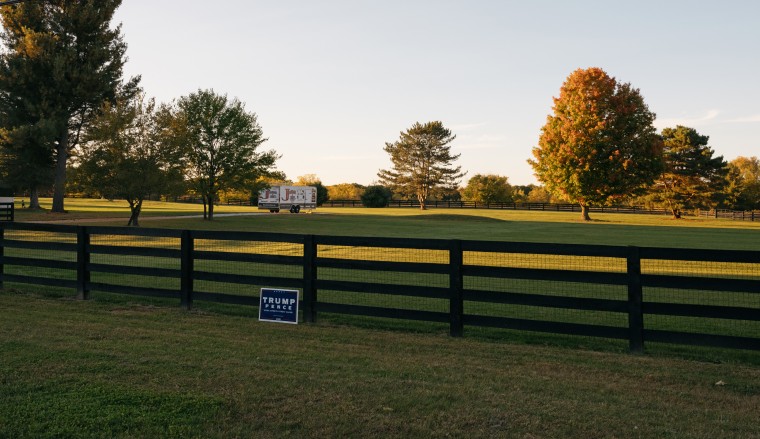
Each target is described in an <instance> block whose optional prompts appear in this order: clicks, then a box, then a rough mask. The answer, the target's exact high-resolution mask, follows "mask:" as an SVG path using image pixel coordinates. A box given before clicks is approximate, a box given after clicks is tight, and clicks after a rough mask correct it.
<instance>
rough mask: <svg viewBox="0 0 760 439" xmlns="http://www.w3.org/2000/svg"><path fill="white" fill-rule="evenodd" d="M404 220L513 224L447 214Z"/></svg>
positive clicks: (504, 221)
mask: <svg viewBox="0 0 760 439" xmlns="http://www.w3.org/2000/svg"><path fill="white" fill-rule="evenodd" d="M402 218H405V219H412V220H419V221H460V222H462V221H466V222H480V223H507V222H512V221H509V220H506V219H500V218H492V217H487V216H479V215H456V214H446V213H434V214H430V215H404V216H402Z"/></svg>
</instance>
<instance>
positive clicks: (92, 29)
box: [0, 0, 139, 212]
mask: <svg viewBox="0 0 760 439" xmlns="http://www.w3.org/2000/svg"><path fill="white" fill-rule="evenodd" d="M120 4H121V0H80V1H68V0H46V1H34V2H31V1H29V2H24V3H21V4H18V5H14V6H11V7H6V8H3V9H2V11H0V12H1V13H2V22H3V32H2V35H1V38H2V41H3V44H4V45H5V51H4V53H2V55H0V95H1V96H3V99H2V100H0V105H1V106H2V107H3V109H2V110H0V111H3V112H7V111H8V109H9V108H10V109H12V108H13V106H14V105H19V103H20V105H21V106H23V109H24V111H25V112H26V113H27V114H28V115H29V116H30V117H31V118H32V120H34V121H35V122H36V123H39V124H42V125H44V126H46V127H51V129H52V130H54V132H55V136H54V141H53V142H49V143H48V145H47V147H48V148H49V149H50V150H51V151H52V155H53V158H54V161H55V168H54V181H53V183H54V194H53V209H52V210H53V211H54V212H63V211H64V200H63V197H64V189H65V183H66V165H67V162H68V160H69V157H70V155H71V152H72V150H73V148H74V147H76V146H77V145H78V144H79V142H80V139H81V136H82V134H83V133H84V132H86V130H87V128H88V126H89V125H90V123H91V122H92V121H93V120H94V118H95V117H96V116H97V115H98V112H99V111H100V109H101V108H102V105H103V104H104V103H105V102H111V103H113V102H115V101H116V99H117V97H118V96H119V95H120V94H121V95H123V97H125V98H129V97H131V96H132V95H134V93H135V92H136V90H137V84H138V82H139V78H133V79H131V80H129V81H128V82H126V83H124V82H122V71H123V67H124V63H125V61H126V58H125V52H126V49H127V46H126V44H125V43H124V41H123V39H122V36H121V27H120V26H119V27H116V28H113V29H112V28H111V27H110V23H111V20H112V19H113V15H114V12H115V11H116V9H117V8H118V7H119V5H120ZM4 128H6V129H7V130H13V129H15V128H16V127H13V126H6V127H4ZM35 165H37V164H35Z"/></svg>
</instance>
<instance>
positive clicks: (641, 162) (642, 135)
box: [528, 67, 662, 220]
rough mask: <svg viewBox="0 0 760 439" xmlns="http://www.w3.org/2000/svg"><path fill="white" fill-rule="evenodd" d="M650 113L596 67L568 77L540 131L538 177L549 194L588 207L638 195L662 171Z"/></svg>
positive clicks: (584, 213) (628, 90) (637, 98)
mask: <svg viewBox="0 0 760 439" xmlns="http://www.w3.org/2000/svg"><path fill="white" fill-rule="evenodd" d="M654 119H655V115H654V113H652V112H651V111H649V108H648V107H647V105H646V104H645V103H644V99H643V98H642V96H641V94H640V93H639V90H638V89H635V88H633V87H631V85H630V84H628V83H624V84H621V83H619V82H618V81H617V80H616V79H615V78H613V77H610V76H608V75H607V73H606V72H605V71H604V70H602V69H600V68H597V67H592V68H588V69H578V70H576V71H574V72H573V73H572V74H570V76H568V78H567V80H566V81H565V83H564V84H563V85H562V88H561V89H560V94H559V97H558V98H554V107H553V114H550V115H549V116H548V117H547V120H546V124H545V125H544V126H543V128H542V129H541V136H540V138H539V141H538V146H537V147H536V148H533V156H534V157H535V159H533V160H528V163H530V165H531V166H532V167H533V170H534V171H535V174H536V177H538V179H539V180H540V181H541V182H542V183H543V184H544V185H545V187H546V189H547V190H548V191H550V192H551V193H553V194H555V195H558V196H560V197H561V198H564V199H566V200H568V201H572V202H577V203H579V204H580V205H581V210H582V217H583V219H584V220H588V219H589V216H588V206H589V205H591V204H606V203H608V202H610V201H612V200H615V199H619V198H621V197H625V196H629V195H632V194H634V193H638V192H642V191H643V190H645V187H646V186H647V185H649V184H651V183H652V182H653V181H654V179H655V177H657V175H658V174H659V172H660V170H661V169H662V163H661V157H662V153H661V151H662V150H661V142H660V140H659V137H658V136H657V132H656V130H655V128H654V126H653V122H654Z"/></svg>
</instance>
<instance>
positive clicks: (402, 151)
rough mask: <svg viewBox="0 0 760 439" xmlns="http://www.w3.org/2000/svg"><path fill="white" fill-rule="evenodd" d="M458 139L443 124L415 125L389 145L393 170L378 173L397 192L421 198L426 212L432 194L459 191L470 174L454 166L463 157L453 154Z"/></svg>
mask: <svg viewBox="0 0 760 439" xmlns="http://www.w3.org/2000/svg"><path fill="white" fill-rule="evenodd" d="M454 139H456V136H455V135H452V134H451V131H450V130H448V129H446V128H445V127H444V126H443V123H441V122H439V121H435V122H428V123H426V124H424V125H422V124H420V123H419V122H417V123H415V124H414V125H413V126H412V127H411V128H409V129H408V130H406V131H405V132H402V133H401V135H400V137H399V140H397V141H396V142H394V143H386V144H385V148H383V149H384V150H385V152H387V153H388V154H390V156H391V157H390V158H391V162H392V163H393V169H391V170H384V169H383V170H380V172H378V174H377V175H378V177H380V182H381V184H382V185H385V186H388V187H390V188H391V190H393V192H395V193H400V194H402V195H405V196H410V197H411V196H414V197H417V200H418V201H419V203H420V209H423V210H424V209H426V208H427V207H426V204H425V203H426V201H427V199H428V198H429V197H430V196H431V195H434V194H436V193H437V192H440V191H442V190H445V189H456V187H457V185H458V184H459V179H461V178H462V177H463V176H464V175H465V174H466V173H465V172H461V168H462V167H461V166H457V167H452V162H453V161H454V160H456V159H458V158H459V154H457V155H452V154H451V142H453V141H454Z"/></svg>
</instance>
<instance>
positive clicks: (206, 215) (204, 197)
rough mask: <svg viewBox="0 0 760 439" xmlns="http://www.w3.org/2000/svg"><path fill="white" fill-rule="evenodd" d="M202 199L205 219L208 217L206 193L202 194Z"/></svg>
mask: <svg viewBox="0 0 760 439" xmlns="http://www.w3.org/2000/svg"><path fill="white" fill-rule="evenodd" d="M201 200H203V219H204V220H205V219H208V214H207V213H206V195H201Z"/></svg>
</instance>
